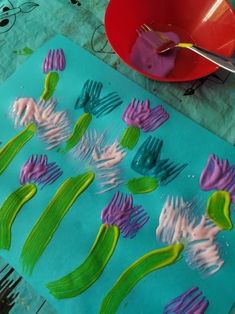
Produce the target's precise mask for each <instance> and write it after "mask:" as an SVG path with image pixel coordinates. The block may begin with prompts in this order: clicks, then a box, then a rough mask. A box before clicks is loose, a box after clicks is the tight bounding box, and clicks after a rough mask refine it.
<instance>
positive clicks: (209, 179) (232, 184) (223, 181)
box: [200, 155, 235, 203]
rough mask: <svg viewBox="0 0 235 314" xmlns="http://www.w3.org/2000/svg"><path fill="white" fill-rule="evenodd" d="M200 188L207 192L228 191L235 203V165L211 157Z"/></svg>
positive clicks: (214, 156) (213, 156)
mask: <svg viewBox="0 0 235 314" xmlns="http://www.w3.org/2000/svg"><path fill="white" fill-rule="evenodd" d="M200 187H201V189H202V190H205V191H208V190H223V191H227V192H229V194H230V197H231V201H232V202H233V203H235V164H234V165H232V166H230V165H229V162H228V160H225V159H219V157H217V156H216V155H210V156H209V157H208V161H207V164H206V166H205V168H204V170H203V171H202V174H201V177H200Z"/></svg>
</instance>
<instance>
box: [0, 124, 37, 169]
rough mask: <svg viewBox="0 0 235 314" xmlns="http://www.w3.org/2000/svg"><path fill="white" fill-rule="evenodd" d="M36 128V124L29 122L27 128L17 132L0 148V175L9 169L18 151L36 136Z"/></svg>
mask: <svg viewBox="0 0 235 314" xmlns="http://www.w3.org/2000/svg"><path fill="white" fill-rule="evenodd" d="M36 130H37V128H36V126H35V124H33V123H32V124H29V125H28V126H27V127H26V128H25V130H23V131H22V132H21V133H19V134H17V135H16V136H15V137H14V138H12V139H11V140H10V141H9V142H8V143H7V144H5V146H3V147H2V148H1V149H0V175H1V174H3V172H4V171H5V170H6V169H7V167H8V166H9V164H10V163H11V162H12V160H13V159H14V158H15V156H16V155H17V153H18V152H19V151H20V150H21V149H22V148H23V147H24V145H25V144H26V143H27V142H28V141H29V140H30V139H31V138H32V137H33V136H34V134H35V133H36Z"/></svg>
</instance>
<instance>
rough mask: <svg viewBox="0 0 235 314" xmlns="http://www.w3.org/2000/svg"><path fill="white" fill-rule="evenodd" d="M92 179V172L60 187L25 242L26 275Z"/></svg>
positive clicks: (22, 259)
mask: <svg viewBox="0 0 235 314" xmlns="http://www.w3.org/2000/svg"><path fill="white" fill-rule="evenodd" d="M94 178H95V175H94V173H93V172H86V173H84V174H82V175H79V176H77V177H72V178H68V179H67V180H66V181H65V182H64V183H63V184H62V185H61V186H60V188H59V189H58V191H57V192H56V194H55V195H54V197H53V198H52V199H51V201H50V203H49V204H48V206H47V207H46V209H45V210H44V212H43V213H42V215H41V217H40V218H39V220H38V221H37V222H36V224H35V225H34V227H33V229H32V231H31V232H30V234H29V236H28V238H27V240H26V241H25V244H24V247H23V249H22V252H21V261H22V264H23V269H24V271H25V272H26V273H28V274H31V273H32V271H33V269H34V266H35V265H36V263H37V261H38V259H39V258H40V256H41V255H42V253H43V252H44V250H45V249H46V247H47V245H48V244H49V242H50V241H51V239H52V237H53V235H54V233H55V232H56V230H57V228H58V227H59V225H60V222H61V221H62V219H63V217H64V216H65V214H66V213H67V212H68V210H69V208H70V207H71V206H72V205H73V203H74V202H75V201H76V199H77V198H78V196H79V195H80V194H81V193H82V192H84V191H85V190H86V189H87V188H88V186H89V185H90V184H91V183H92V182H93V180H94Z"/></svg>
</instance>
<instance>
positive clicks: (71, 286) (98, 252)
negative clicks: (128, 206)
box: [47, 225, 120, 299]
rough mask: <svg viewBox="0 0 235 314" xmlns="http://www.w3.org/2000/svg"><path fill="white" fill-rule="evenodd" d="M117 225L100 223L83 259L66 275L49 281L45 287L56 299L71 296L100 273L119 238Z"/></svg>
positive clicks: (74, 295) (83, 289)
mask: <svg viewBox="0 0 235 314" xmlns="http://www.w3.org/2000/svg"><path fill="white" fill-rule="evenodd" d="M119 233H120V231H119V228H118V227H117V226H108V225H101V227H100V230H99V233H98V235H97V237H96V240H95V242H94V244H93V246H92V248H91V250H90V252H89V254H88V257H87V258H86V259H85V261H84V262H83V263H82V264H81V265H80V266H79V267H78V268H76V269H75V270H74V271H73V272H71V273H69V274H68V275H66V276H64V277H62V278H60V279H58V280H56V281H53V282H50V283H48V284H47V288H48V289H49V291H50V293H51V294H52V295H53V296H54V297H56V298H57V299H65V298H73V297H76V296H78V295H79V294H81V293H82V292H84V291H85V290H86V289H88V288H89V287H90V286H91V285H92V284H93V283H94V282H95V281H96V280H97V279H98V278H99V277H100V275H101V274H102V272H103V270H104V268H105V266H106V264H107V263H108V261H109V259H110V258H111V256H112V254H113V252H114V250H115V247H116V244H117V242H118V238H119Z"/></svg>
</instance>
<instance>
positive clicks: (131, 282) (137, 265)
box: [100, 243, 184, 314]
mask: <svg viewBox="0 0 235 314" xmlns="http://www.w3.org/2000/svg"><path fill="white" fill-rule="evenodd" d="M183 248H184V246H183V244H181V243H177V244H173V245H170V246H167V247H164V248H162V249H157V250H154V251H152V252H149V253H148V254H146V255H144V256H142V257H141V258H140V259H138V260H137V261H136V262H134V263H133V264H132V265H130V266H129V267H128V268H127V269H126V270H125V271H124V272H123V273H122V274H121V276H120V277H119V278H118V280H117V281H116V283H115V284H114V286H113V287H112V289H111V290H110V291H109V292H108V294H107V295H106V297H105V298H104V300H103V303H102V305H101V309H100V314H114V313H116V312H117V310H118V307H119V305H120V304H121V302H122V301H123V300H124V299H125V298H126V296H127V295H128V294H129V293H130V292H131V290H132V289H133V288H134V286H135V285H136V284H137V283H138V282H139V281H140V280H141V279H142V278H144V277H145V276H147V275H148V274H149V273H151V272H153V271H155V270H157V269H159V268H163V267H166V266H168V265H171V264H173V263H175V262H176V261H177V260H178V259H179V255H180V253H181V251H182V250H183Z"/></svg>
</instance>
